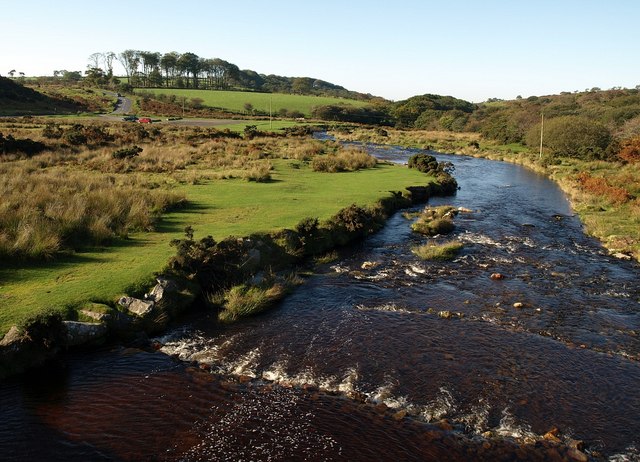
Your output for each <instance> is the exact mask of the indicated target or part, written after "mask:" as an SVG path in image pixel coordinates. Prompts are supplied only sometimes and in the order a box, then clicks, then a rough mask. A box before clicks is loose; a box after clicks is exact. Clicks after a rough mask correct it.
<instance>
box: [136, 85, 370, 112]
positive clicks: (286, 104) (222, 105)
mask: <svg viewBox="0 0 640 462" xmlns="http://www.w3.org/2000/svg"><path fill="white" fill-rule="evenodd" d="M136 92H138V93H139V92H147V93H153V94H154V95H167V97H171V96H172V95H173V96H174V97H175V101H177V102H179V103H181V102H182V100H183V99H185V100H186V101H187V102H190V101H192V100H193V99H194V98H199V99H201V100H202V105H204V106H207V107H211V108H218V109H221V110H225V111H230V112H234V113H237V114H246V113H247V109H246V105H247V104H250V105H251V106H252V108H253V109H254V110H256V111H258V112H261V113H263V114H269V112H272V113H273V114H274V115H276V114H278V113H279V112H280V111H281V110H286V111H288V112H293V111H297V112H299V113H301V114H303V115H304V116H309V115H310V114H311V109H312V108H313V107H314V106H326V105H331V104H345V105H349V106H355V107H364V106H367V105H368V103H366V102H364V101H358V100H351V99H344V98H333V97H328V96H310V95H290V94H284V93H255V92H247V91H223V90H181V89H170V88H144V89H136Z"/></svg>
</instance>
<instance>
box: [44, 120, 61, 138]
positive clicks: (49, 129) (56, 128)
mask: <svg viewBox="0 0 640 462" xmlns="http://www.w3.org/2000/svg"><path fill="white" fill-rule="evenodd" d="M63 133H64V130H62V127H60V125H56V124H53V123H49V124H47V125H45V127H44V128H43V129H42V136H44V137H45V138H50V139H60V138H62V134H63Z"/></svg>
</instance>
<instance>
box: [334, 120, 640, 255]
mask: <svg viewBox="0 0 640 462" xmlns="http://www.w3.org/2000/svg"><path fill="white" fill-rule="evenodd" d="M335 135H336V137H337V138H338V139H344V140H351V141H370V142H375V143H381V144H394V145H400V146H408V147H416V148H421V149H433V150H435V151H439V152H445V153H455V154H465V155H470V156H475V157H484V158H487V159H492V160H499V161H506V162H512V163H516V164H520V165H523V166H526V167H528V168H531V169H533V170H535V171H537V172H539V173H542V174H544V175H546V176H548V177H549V178H551V179H553V180H554V181H556V182H557V183H558V185H559V186H560V187H561V188H562V190H563V191H564V192H565V193H566V194H567V195H568V197H569V199H570V201H571V204H572V207H573V209H574V210H575V211H576V213H578V215H579V216H580V218H581V219H582V221H583V222H584V224H585V230H586V232H587V233H589V234H590V235H592V236H594V237H596V238H598V239H599V240H600V241H601V242H602V243H603V245H604V246H605V247H606V248H607V249H609V250H610V251H611V252H612V253H624V254H626V255H629V256H632V257H633V258H635V259H636V260H640V163H637V162H636V163H626V164H625V163H621V162H607V161H584V160H579V159H574V158H553V159H551V158H549V157H548V156H546V155H543V156H542V158H540V157H539V153H538V152H532V151H531V150H530V149H528V148H526V147H524V146H522V145H518V144H513V145H499V144H497V143H495V142H492V141H487V140H484V139H483V138H482V137H481V136H480V135H479V134H477V133H452V132H443V131H440V132H433V131H420V130H416V131H403V130H387V131H386V136H382V135H381V134H380V133H378V132H376V131H375V130H367V129H357V130H353V131H351V133H335Z"/></svg>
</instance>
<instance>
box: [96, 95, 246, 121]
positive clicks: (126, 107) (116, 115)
mask: <svg viewBox="0 0 640 462" xmlns="http://www.w3.org/2000/svg"><path fill="white" fill-rule="evenodd" d="M104 93H105V95H109V96H113V97H114V98H118V101H117V103H116V105H115V109H114V110H113V112H112V113H111V114H107V115H104V116H102V117H103V118H105V119H109V120H122V116H124V115H125V114H130V113H131V108H132V107H133V100H131V99H130V98H127V97H125V96H119V95H118V93H115V92H112V91H105V92H104ZM241 122H243V120H241V119H180V120H163V121H161V122H157V123H162V124H163V125H179V126H189V127H215V126H216V125H231V124H237V123H241Z"/></svg>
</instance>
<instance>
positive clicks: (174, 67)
mask: <svg viewBox="0 0 640 462" xmlns="http://www.w3.org/2000/svg"><path fill="white" fill-rule="evenodd" d="M179 58H180V55H179V54H178V53H177V52H175V51H171V52H169V53H165V54H164V55H162V57H161V58H160V67H161V68H162V70H163V71H164V75H165V82H166V86H167V87H168V86H170V82H171V81H172V80H173V79H175V77H176V73H177V71H178V59H179Z"/></svg>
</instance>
